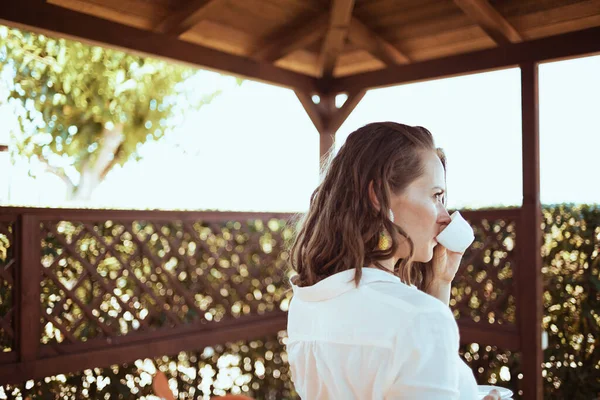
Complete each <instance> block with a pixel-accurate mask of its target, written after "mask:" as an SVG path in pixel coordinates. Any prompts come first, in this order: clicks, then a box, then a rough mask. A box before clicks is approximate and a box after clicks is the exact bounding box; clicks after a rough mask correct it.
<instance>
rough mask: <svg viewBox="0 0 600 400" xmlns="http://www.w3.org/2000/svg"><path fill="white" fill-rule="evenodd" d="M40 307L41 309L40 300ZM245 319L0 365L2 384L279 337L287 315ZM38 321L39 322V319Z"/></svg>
mask: <svg viewBox="0 0 600 400" xmlns="http://www.w3.org/2000/svg"><path fill="white" fill-rule="evenodd" d="M38 283H39V282H38ZM37 306H38V308H39V306H40V304H39V301H38V302H37ZM242 318H244V317H242ZM244 319H245V320H246V321H245V322H242V321H237V320H234V321H229V322H218V323H213V324H210V326H209V325H206V326H205V327H204V328H203V329H202V330H196V331H193V332H188V333H185V334H173V335H171V336H168V337H161V338H158V339H156V340H152V341H148V340H140V341H138V342H133V343H128V344H126V345H118V344H111V345H107V346H105V347H104V348H102V349H95V350H93V351H81V352H77V353H65V354H61V355H59V356H55V357H47V358H39V359H37V360H35V361H30V362H21V363H18V364H16V365H15V364H8V365H0V384H5V383H20V382H24V381H26V380H29V379H41V378H44V377H47V376H52V375H56V374H62V373H69V372H77V371H81V370H83V369H87V368H94V367H98V368H103V367H109V366H111V365H114V364H124V363H130V362H133V361H135V360H137V359H140V358H154V357H161V356H165V355H166V356H171V355H175V354H177V353H179V352H180V351H185V350H190V351H191V350H198V349H202V348H204V347H206V346H214V345H217V344H223V343H227V342H235V341H238V340H251V339H254V338H261V337H264V336H267V335H273V334H275V335H276V334H277V332H279V331H281V330H284V329H285V328H286V323H287V313H284V312H282V311H274V312H271V313H269V314H265V315H261V316H256V315H253V316H252V318H251V319H250V318H244ZM37 322H38V323H39V320H38V321H37Z"/></svg>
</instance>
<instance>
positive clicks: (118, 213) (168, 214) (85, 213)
mask: <svg viewBox="0 0 600 400" xmlns="http://www.w3.org/2000/svg"><path fill="white" fill-rule="evenodd" d="M22 214H29V215H35V216H36V217H37V218H38V219H39V220H40V221H41V222H46V221H54V222H56V221H64V220H67V221H78V222H97V221H105V220H111V221H114V220H119V221H150V222H170V221H174V220H176V221H189V222H196V221H206V222H224V221H247V220H250V219H262V220H269V219H272V218H275V219H289V218H291V217H292V216H293V215H294V214H292V213H282V212H237V211H223V212H221V211H159V210H95V209H83V208H81V209H79V208H35V207H31V208H30V207H2V206H0V221H5V220H8V221H12V220H15V219H17V218H18V216H19V215H22Z"/></svg>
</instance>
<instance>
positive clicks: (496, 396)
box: [482, 389, 500, 400]
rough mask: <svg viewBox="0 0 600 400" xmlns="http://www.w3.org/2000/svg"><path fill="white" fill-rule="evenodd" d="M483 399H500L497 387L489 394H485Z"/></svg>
mask: <svg viewBox="0 0 600 400" xmlns="http://www.w3.org/2000/svg"><path fill="white" fill-rule="evenodd" d="M482 400H500V392H499V391H497V390H496V389H493V390H492V391H491V392H490V393H489V394H488V395H487V396H485V397H484V398H483V399H482Z"/></svg>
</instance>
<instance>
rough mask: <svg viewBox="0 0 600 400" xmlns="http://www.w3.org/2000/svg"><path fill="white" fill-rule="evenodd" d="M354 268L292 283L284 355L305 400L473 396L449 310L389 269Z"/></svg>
mask: <svg viewBox="0 0 600 400" xmlns="http://www.w3.org/2000/svg"><path fill="white" fill-rule="evenodd" d="M362 271H363V275H362V278H361V281H360V284H359V286H358V288H356V286H355V284H354V274H355V269H351V270H347V271H343V272H340V273H337V274H335V275H333V276H330V277H328V278H326V279H324V280H322V281H320V282H318V283H317V284H315V285H313V286H309V287H298V286H296V285H294V283H293V278H292V280H291V281H290V283H291V284H292V289H293V291H294V296H293V298H292V301H291V303H290V308H289V312H288V327H287V333H288V343H287V353H288V361H289V364H290V368H291V373H292V380H293V382H294V386H295V388H296V391H297V392H298V394H299V395H300V397H301V398H302V399H306V400H326V399H334V400H338V399H339V400H350V399H360V400H366V399H386V400H387V399H428V400H438V399H439V400H441V399H444V400H449V399H452V400H457V399H460V400H463V399H464V400H475V399H477V398H478V397H477V383H476V382H475V378H474V377H473V373H472V372H471V370H470V369H469V367H468V366H467V365H466V364H465V363H464V362H463V361H462V360H461V359H460V357H459V354H458V346H459V334H458V326H457V324H456V320H455V319H454V316H453V315H452V312H451V311H450V309H449V308H448V307H447V306H446V305H444V304H443V303H442V302H441V301H439V300H438V299H436V298H434V297H432V296H430V295H428V294H426V293H423V292H421V291H419V290H417V289H416V288H415V287H414V286H413V287H411V286H408V285H406V284H404V283H402V281H400V279H399V278H398V277H396V276H394V275H392V274H390V273H388V272H385V271H381V270H378V269H375V268H363V270H362Z"/></svg>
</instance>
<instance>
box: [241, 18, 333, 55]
mask: <svg viewBox="0 0 600 400" xmlns="http://www.w3.org/2000/svg"><path fill="white" fill-rule="evenodd" d="M328 25H329V14H323V15H321V16H319V17H317V18H310V20H305V21H302V22H301V23H299V24H298V27H297V29H294V30H292V31H291V32H289V31H288V30H287V28H289V27H288V26H286V27H284V28H283V31H281V32H277V33H275V34H274V35H272V37H271V38H270V39H268V41H266V42H265V43H264V44H263V45H261V46H260V48H259V49H258V50H257V51H256V52H255V53H254V54H252V58H255V59H257V60H261V61H265V62H275V61H277V60H279V59H281V58H283V57H285V56H286V55H288V54H290V53H293V52H294V51H296V50H300V49H303V48H306V47H309V46H310V45H312V44H313V43H316V42H317V41H318V40H319V39H320V38H322V37H323V36H324V35H325V33H326V32H327V27H328Z"/></svg>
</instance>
